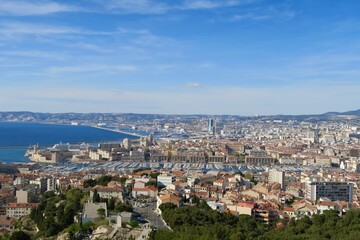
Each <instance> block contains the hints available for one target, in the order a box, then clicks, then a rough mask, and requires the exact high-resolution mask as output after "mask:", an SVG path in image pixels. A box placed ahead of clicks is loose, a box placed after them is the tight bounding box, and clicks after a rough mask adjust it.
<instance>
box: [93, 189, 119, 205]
mask: <svg viewBox="0 0 360 240" xmlns="http://www.w3.org/2000/svg"><path fill="white" fill-rule="evenodd" d="M95 190H96V191H97V193H98V194H99V197H100V198H105V199H111V198H115V199H120V200H121V201H122V200H123V189H122V187H120V186H114V187H104V186H96V187H93V188H92V189H91V190H90V198H91V199H92V198H93V196H94V192H95Z"/></svg>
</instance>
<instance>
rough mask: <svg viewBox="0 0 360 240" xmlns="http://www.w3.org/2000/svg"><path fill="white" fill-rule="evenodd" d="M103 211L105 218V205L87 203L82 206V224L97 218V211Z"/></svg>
mask: <svg viewBox="0 0 360 240" xmlns="http://www.w3.org/2000/svg"><path fill="white" fill-rule="evenodd" d="M99 209H104V210H105V217H107V215H108V214H107V207H106V203H103V202H101V203H92V202H87V203H85V205H84V213H83V216H82V222H84V223H85V222H91V221H93V220H94V219H96V218H99V214H98V210H99Z"/></svg>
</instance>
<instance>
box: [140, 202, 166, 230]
mask: <svg viewBox="0 0 360 240" xmlns="http://www.w3.org/2000/svg"><path fill="white" fill-rule="evenodd" d="M154 208H156V203H149V206H146V207H134V211H135V212H137V213H139V214H141V216H142V217H144V218H145V219H146V220H148V221H149V222H150V224H152V225H153V226H154V227H156V228H157V229H160V228H167V226H166V225H165V223H164V221H163V220H162V219H161V218H160V216H158V214H157V213H156V212H154V210H152V209H154Z"/></svg>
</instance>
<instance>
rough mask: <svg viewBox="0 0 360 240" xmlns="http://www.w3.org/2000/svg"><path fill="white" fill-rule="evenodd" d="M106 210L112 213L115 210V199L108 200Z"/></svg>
mask: <svg viewBox="0 0 360 240" xmlns="http://www.w3.org/2000/svg"><path fill="white" fill-rule="evenodd" d="M108 209H109V210H110V211H113V210H114V209H115V198H110V199H109V200H108Z"/></svg>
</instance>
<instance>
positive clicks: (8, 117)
mask: <svg viewBox="0 0 360 240" xmlns="http://www.w3.org/2000/svg"><path fill="white" fill-rule="evenodd" d="M211 117H214V115H207V114H192V115H181V114H178V115H171V114H169V115H168V114H137V113H36V112H0V122H17V121H23V122H54V123H71V122H80V123H85V124H86V123H87V124H91V123H99V122H103V123H114V122H127V123H131V122H137V121H145V122H146V121H154V120H156V121H160V122H162V121H169V120H170V121H171V122H176V121H178V120H179V119H180V118H181V121H182V122H187V121H190V122H191V121H192V120H194V119H199V118H211ZM216 117H221V118H223V119H229V118H231V119H234V118H239V119H251V118H255V119H268V120H285V121H286V120H297V121H314V122H316V121H336V120H360V109H358V110H354V111H347V112H327V113H323V114H307V115H271V116H254V117H245V116H234V115H216Z"/></svg>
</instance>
